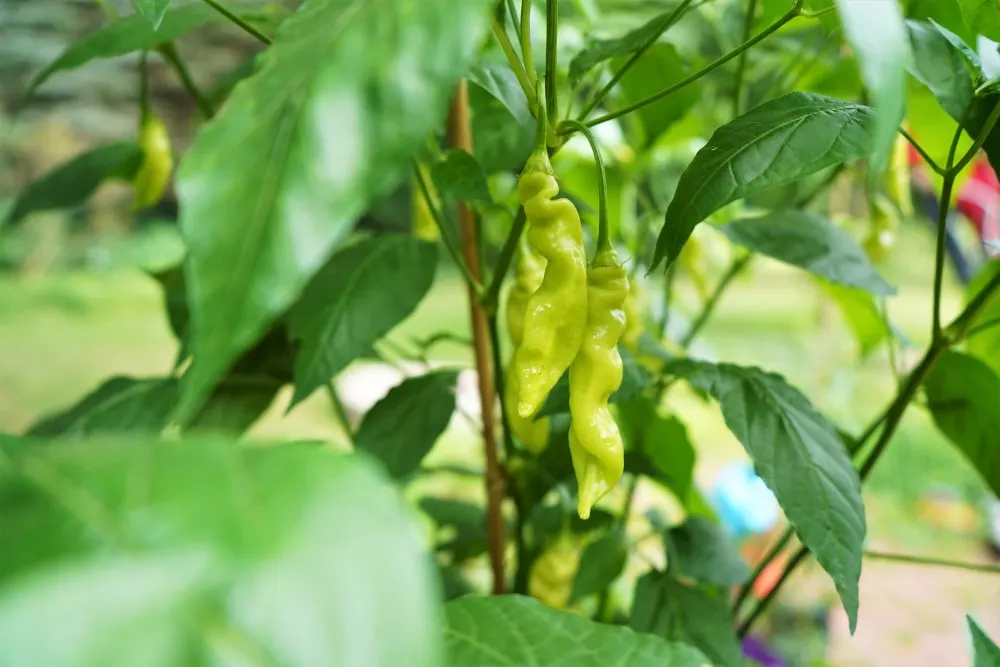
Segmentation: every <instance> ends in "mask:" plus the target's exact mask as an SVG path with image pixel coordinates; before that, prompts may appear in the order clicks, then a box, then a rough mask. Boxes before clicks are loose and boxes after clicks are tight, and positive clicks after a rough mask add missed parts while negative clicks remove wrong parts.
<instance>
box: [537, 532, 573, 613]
mask: <svg viewBox="0 0 1000 667" xmlns="http://www.w3.org/2000/svg"><path fill="white" fill-rule="evenodd" d="M579 565H580V548H579V546H578V545H576V544H574V543H573V541H572V539H570V537H569V535H567V534H566V533H563V534H562V535H560V536H559V538H558V539H557V540H556V541H555V542H554V543H553V544H552V546H551V547H549V548H548V549H547V550H546V551H545V552H544V553H542V555H541V556H539V557H538V558H537V559H535V562H534V563H532V565H531V572H530V573H529V575H528V595H530V596H531V597H533V598H535V599H536V600H539V601H541V602H543V603H545V604H547V605H548V606H550V607H552V608H553V609H565V608H566V605H567V604H569V596H570V594H571V593H572V592H573V579H574V578H575V577H576V571H577V569H578V568H579Z"/></svg>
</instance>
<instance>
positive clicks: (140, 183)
mask: <svg viewBox="0 0 1000 667" xmlns="http://www.w3.org/2000/svg"><path fill="white" fill-rule="evenodd" d="M139 148H141V149H142V155H143V158H142V165H141V166H140V167H139V171H138V172H136V175H135V178H134V179H133V180H132V187H133V191H134V194H133V200H132V209H133V210H134V211H141V210H142V209H144V208H148V207H150V206H152V205H153V204H155V203H156V202H158V201H160V198H161V197H163V193H164V192H165V191H166V189H167V184H168V183H169V182H170V173H171V172H172V171H173V170H174V158H173V155H172V154H171V152H170V135H168V134H167V127H166V125H164V124H163V121H162V120H160V119H159V118H158V117H156V116H154V115H153V114H151V113H146V114H144V116H143V119H142V124H141V126H140V128H139Z"/></svg>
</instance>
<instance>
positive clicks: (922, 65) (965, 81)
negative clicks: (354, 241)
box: [906, 21, 973, 120]
mask: <svg viewBox="0 0 1000 667" xmlns="http://www.w3.org/2000/svg"><path fill="white" fill-rule="evenodd" d="M906 29H907V31H908V32H909V35H910V46H911V48H912V50H913V60H912V62H911V64H910V73H911V74H912V75H913V77H914V78H915V79H916V80H917V81H919V82H920V83H922V84H923V85H925V86H927V88H928V90H930V91H931V92H932V93H934V97H935V98H936V99H937V101H938V103H939V104H940V105H941V107H942V108H943V109H944V110H945V111H947V112H948V115H950V116H951V117H952V118H954V119H955V120H961V118H962V115H963V114H964V113H965V109H966V108H967V107H968V106H969V103H970V102H971V101H972V96H973V83H972V74H971V72H970V71H969V63H968V61H967V59H966V56H964V55H963V54H962V52H961V51H960V50H959V49H958V48H956V47H955V45H954V44H953V43H952V42H951V41H950V40H949V39H948V38H947V37H946V36H945V35H944V34H943V33H942V32H941V31H940V30H938V29H937V28H935V27H934V26H933V25H930V24H927V23H920V22H917V21H907V22H906Z"/></svg>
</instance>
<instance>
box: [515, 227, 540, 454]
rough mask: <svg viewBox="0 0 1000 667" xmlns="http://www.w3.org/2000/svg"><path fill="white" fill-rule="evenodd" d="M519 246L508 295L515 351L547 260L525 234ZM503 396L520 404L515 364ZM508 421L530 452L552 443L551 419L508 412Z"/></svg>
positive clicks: (522, 336) (521, 336) (538, 450)
mask: <svg viewBox="0 0 1000 667" xmlns="http://www.w3.org/2000/svg"><path fill="white" fill-rule="evenodd" d="M520 246H521V247H520V253H519V256H518V261H517V268H516V270H515V272H514V285H513V287H512V288H511V290H510V294H508V296H507V333H508V335H509V336H510V342H511V345H513V347H514V349H515V350H516V349H517V348H518V347H519V346H520V345H521V341H522V340H523V339H524V313H525V310H526V309H527V306H528V300H529V299H530V298H531V295H532V294H534V293H535V291H536V290H537V289H538V287H539V286H540V285H541V284H542V278H543V276H544V275H545V260H544V258H542V257H540V256H539V255H538V254H537V253H536V252H535V251H534V250H532V249H531V246H529V245H528V243H527V240H526V238H525V237H524V236H523V235H522V236H521V242H520ZM504 394H505V396H504V405H516V404H517V394H518V391H517V375H516V373H514V364H513V363H511V364H508V366H507V380H506V385H505V386H504ZM507 422H508V423H509V424H510V429H511V431H512V432H513V433H514V435H515V436H517V438H518V439H519V440H520V441H521V443H522V444H523V445H524V447H525V448H526V449H527V450H528V451H530V452H531V453H533V454H540V453H541V452H542V451H544V449H545V446H546V445H547V444H548V442H549V420H548V418H544V419H539V420H537V421H535V420H533V419H531V418H525V417H522V416H521V415H519V414H517V413H516V412H515V411H509V412H508V413H507Z"/></svg>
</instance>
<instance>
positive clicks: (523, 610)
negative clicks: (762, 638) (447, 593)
mask: <svg viewBox="0 0 1000 667" xmlns="http://www.w3.org/2000/svg"><path fill="white" fill-rule="evenodd" d="M444 610H445V617H446V619H447V620H446V626H445V646H446V648H447V652H448V663H447V664H448V665H449V667H511V666H512V665H539V666H541V665H573V666H574V667H608V665H614V667H708V664H709V663H708V660H706V658H705V656H703V655H702V654H701V653H699V652H698V651H697V650H696V649H694V648H692V647H690V646H687V645H685V644H681V643H679V642H668V641H665V640H663V639H661V638H659V637H654V636H653V635H649V634H641V633H636V632H634V631H632V630H630V629H629V628H623V627H616V626H612V625H605V624H602V623H595V622H594V621H591V620H589V619H587V618H584V617H583V616H579V615H577V614H571V613H569V612H565V611H558V610H555V609H550V608H549V607H546V606H545V605H544V604H542V603H541V602H539V601H538V600H535V599H532V598H528V597H521V596H516V595H502V596H492V597H488V598H475V597H468V598H462V599H460V600H454V601H452V602H449V603H448V604H446V605H445V607H444Z"/></svg>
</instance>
